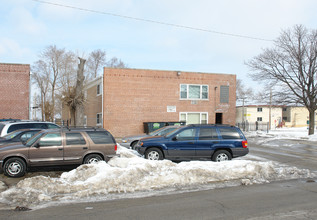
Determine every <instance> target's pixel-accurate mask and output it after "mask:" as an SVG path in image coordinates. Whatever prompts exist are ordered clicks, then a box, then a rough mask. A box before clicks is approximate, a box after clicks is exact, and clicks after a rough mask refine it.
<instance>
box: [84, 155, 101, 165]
mask: <svg viewBox="0 0 317 220" xmlns="http://www.w3.org/2000/svg"><path fill="white" fill-rule="evenodd" d="M102 160H103V159H102V157H101V156H100V155H98V154H90V155H88V156H87V157H85V160H84V164H91V163H97V162H99V161H102Z"/></svg>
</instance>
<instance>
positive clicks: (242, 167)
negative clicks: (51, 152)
mask: <svg viewBox="0 0 317 220" xmlns="http://www.w3.org/2000/svg"><path fill="white" fill-rule="evenodd" d="M132 152H133V151H131V150H127V149H126V150H124V149H121V152H120V154H121V155H122V156H126V157H121V158H113V159H111V160H110V161H109V162H108V163H105V162H99V163H97V164H89V165H82V166H80V167H78V168H77V169H74V170H72V171H70V172H65V173H63V174H62V175H61V176H60V177H59V178H52V177H45V176H36V177H32V178H26V179H24V180H22V181H20V182H19V183H18V184H17V185H16V186H14V187H12V188H9V189H8V190H6V191H4V192H2V193H1V194H0V198H1V202H3V203H7V204H10V205H14V206H17V205H18V206H27V207H32V208H34V207H36V206H38V205H45V204H49V203H57V204H60V203H64V202H80V201H88V200H89V201H97V200H106V199H113V198H126V197H131V195H134V194H138V193H139V194H140V193H142V196H148V195H151V193H152V195H153V193H157V194H159V193H162V191H164V190H165V191H166V190H169V191H181V190H185V189H186V190H192V189H197V188H201V187H206V186H208V187H209V188H216V187H226V186H233V185H249V184H254V183H266V182H270V181H274V180H285V179H295V178H310V177H313V175H314V174H312V173H310V171H308V170H304V169H298V168H296V167H286V166H282V165H281V164H278V163H274V162H256V161H249V160H232V161H227V162H221V163H215V162H211V161H191V162H181V163H173V162H171V161H169V160H163V161H149V160H145V159H143V158H140V157H137V156H135V154H134V153H132Z"/></svg>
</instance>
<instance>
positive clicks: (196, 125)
mask: <svg viewBox="0 0 317 220" xmlns="http://www.w3.org/2000/svg"><path fill="white" fill-rule="evenodd" d="M187 126H188V127H201V126H227V127H235V126H233V125H229V124H189V125H187Z"/></svg>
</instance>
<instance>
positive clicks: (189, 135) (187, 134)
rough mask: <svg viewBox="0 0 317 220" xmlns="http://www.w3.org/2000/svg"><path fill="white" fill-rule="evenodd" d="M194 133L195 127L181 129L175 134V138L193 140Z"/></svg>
mask: <svg viewBox="0 0 317 220" xmlns="http://www.w3.org/2000/svg"><path fill="white" fill-rule="evenodd" d="M195 135H196V129H194V128H191V129H186V130H183V131H181V132H180V133H178V134H177V135H176V137H177V140H181V141H184V140H195Z"/></svg>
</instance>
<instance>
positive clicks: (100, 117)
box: [96, 113, 102, 125]
mask: <svg viewBox="0 0 317 220" xmlns="http://www.w3.org/2000/svg"><path fill="white" fill-rule="evenodd" d="M101 123H102V114H101V113H97V121H96V124H97V125H101Z"/></svg>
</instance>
